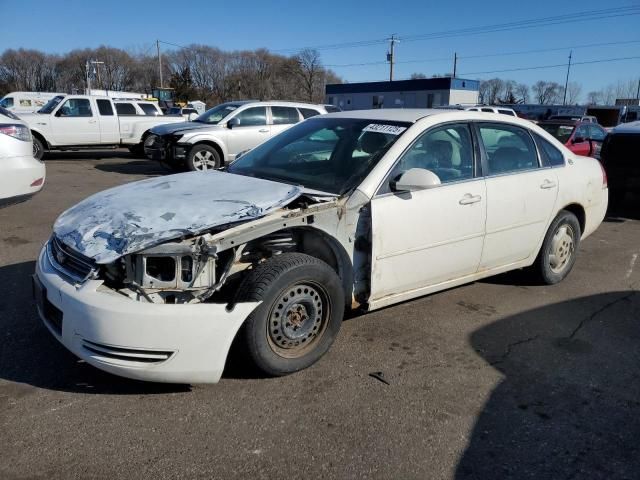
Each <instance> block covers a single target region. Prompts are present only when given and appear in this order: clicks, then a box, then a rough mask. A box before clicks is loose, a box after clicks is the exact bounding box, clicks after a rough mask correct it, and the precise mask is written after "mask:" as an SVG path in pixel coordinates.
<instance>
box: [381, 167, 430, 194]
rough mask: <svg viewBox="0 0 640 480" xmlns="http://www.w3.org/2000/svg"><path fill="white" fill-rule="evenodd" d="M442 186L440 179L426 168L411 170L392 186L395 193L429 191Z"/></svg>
mask: <svg viewBox="0 0 640 480" xmlns="http://www.w3.org/2000/svg"><path fill="white" fill-rule="evenodd" d="M440 184H441V182H440V178H439V177H438V176H437V175H436V174H435V173H433V172H432V171H431V170H426V169H424V168H410V169H409V170H407V171H406V172H404V173H403V174H402V175H400V178H399V179H398V180H397V181H396V182H395V185H394V184H392V185H391V189H392V190H393V191H395V192H413V191H416V190H427V189H429V188H434V187H437V186H439V185H440Z"/></svg>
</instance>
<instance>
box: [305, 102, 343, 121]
mask: <svg viewBox="0 0 640 480" xmlns="http://www.w3.org/2000/svg"><path fill="white" fill-rule="evenodd" d="M324 109H325V110H326V111H327V113H336V112H341V111H342V110H340V109H339V108H338V107H336V106H335V105H325V106H324ZM305 118H306V117H305Z"/></svg>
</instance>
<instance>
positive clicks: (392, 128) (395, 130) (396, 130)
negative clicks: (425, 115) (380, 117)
mask: <svg viewBox="0 0 640 480" xmlns="http://www.w3.org/2000/svg"><path fill="white" fill-rule="evenodd" d="M406 129H407V127H398V126H397V125H383V124H380V123H370V124H369V125H367V126H366V127H364V128H363V129H362V131H363V132H378V133H388V134H390V135H400V134H401V133H402V132H404V131H405V130H406Z"/></svg>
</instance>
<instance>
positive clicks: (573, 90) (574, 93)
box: [567, 82, 582, 105]
mask: <svg viewBox="0 0 640 480" xmlns="http://www.w3.org/2000/svg"><path fill="white" fill-rule="evenodd" d="M581 94H582V85H580V84H579V83H578V82H569V83H568V84H567V104H569V105H577V104H578V102H579V101H580V95H581Z"/></svg>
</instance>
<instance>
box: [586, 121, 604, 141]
mask: <svg viewBox="0 0 640 480" xmlns="http://www.w3.org/2000/svg"><path fill="white" fill-rule="evenodd" d="M589 131H590V132H589V138H590V139H591V140H595V141H597V142H602V141H603V140H604V137H606V136H607V132H605V131H604V130H603V129H601V128H600V127H598V126H596V125H589Z"/></svg>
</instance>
